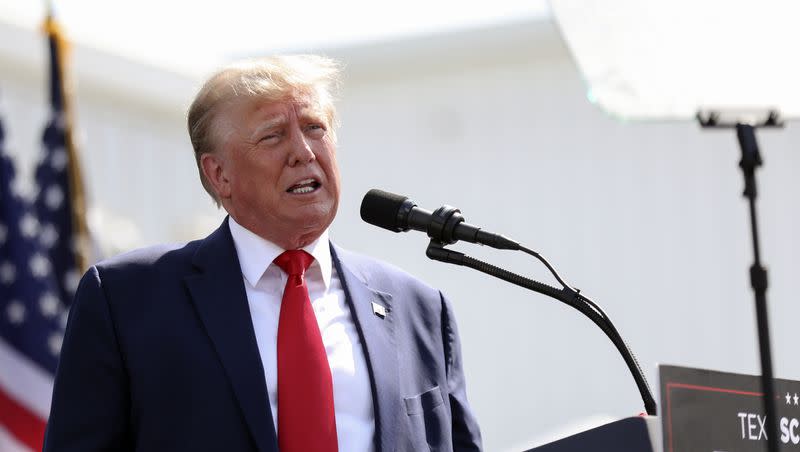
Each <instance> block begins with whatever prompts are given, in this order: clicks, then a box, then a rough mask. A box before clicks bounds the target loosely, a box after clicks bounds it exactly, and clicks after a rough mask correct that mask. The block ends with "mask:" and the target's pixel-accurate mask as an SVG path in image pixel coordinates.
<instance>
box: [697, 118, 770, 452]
mask: <svg viewBox="0 0 800 452" xmlns="http://www.w3.org/2000/svg"><path fill="white" fill-rule="evenodd" d="M726 115H728V114H727V113H724V112H714V111H707V112H703V111H701V112H699V113H698V114H697V119H698V121H699V122H700V125H701V126H702V127H703V128H735V129H736V136H737V138H738V139H739V146H740V147H741V151H742V159H741V160H740V161H739V167H740V168H741V169H742V173H743V175H744V193H743V195H744V197H745V198H747V200H748V202H749V204H750V227H751V232H752V237H753V255H754V262H753V265H752V266H751V267H750V285H751V286H752V288H753V292H754V293H755V300H756V323H757V326H758V344H759V350H760V355H761V387H762V390H763V391H764V398H763V401H764V412H765V413H766V417H767V424H768V426H769V433H768V434H767V450H768V451H769V452H778V428H777V426H778V422H777V413H776V409H775V386H774V380H773V376H772V353H771V352H770V350H771V348H770V342H769V321H768V318H767V270H766V269H765V268H764V267H763V266H762V265H761V253H760V248H759V240H758V222H757V215H756V197H757V196H758V192H757V190H756V174H755V172H756V168H758V167H759V166H761V164H762V163H763V161H762V160H761V153H760V152H759V150H758V142H757V141H756V133H755V130H756V128H762V127H783V122H782V121H781V119H780V115H779V113H778V112H777V111H775V110H768V111H766V112H763V113H755V114H754V113H753V112H748V113H743V114H739V115H734V116H732V118H731V119H730V120H727V119H724V117H725V116H726Z"/></svg>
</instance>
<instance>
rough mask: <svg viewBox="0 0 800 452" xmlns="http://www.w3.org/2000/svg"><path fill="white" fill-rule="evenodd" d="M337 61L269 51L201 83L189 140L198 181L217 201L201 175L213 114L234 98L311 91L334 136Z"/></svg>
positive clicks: (214, 138)
mask: <svg viewBox="0 0 800 452" xmlns="http://www.w3.org/2000/svg"><path fill="white" fill-rule="evenodd" d="M339 73H340V65H339V63H338V62H337V61H335V60H332V59H330V58H326V57H322V56H317V55H288V56H272V57H265V58H259V59H253V60H245V61H240V62H236V63H233V64H231V65H229V66H226V67H225V68H223V69H222V70H220V71H219V72H217V73H215V74H214V75H212V76H211V77H210V78H209V79H208V80H207V81H206V82H205V83H204V84H203V87H202V88H200V91H199V92H198V93H197V95H196V96H195V98H194V101H192V105H191V106H190V107H189V111H188V113H187V125H188V128H189V139H190V140H191V142H192V147H193V148H194V157H195V161H196V163H197V169H198V171H199V172H200V182H202V184H203V188H205V190H206V191H207V192H208V194H209V195H211V198H212V199H214V202H216V203H217V206H219V205H220V202H219V199H218V198H217V195H216V193H214V190H213V188H212V186H211V184H210V183H209V182H208V180H207V179H206V177H205V175H204V174H203V168H202V166H201V164H200V158H201V157H202V156H203V154H206V153H209V152H214V151H215V150H216V148H217V146H219V145H220V142H219V138H220V134H219V131H218V130H217V129H218V124H219V121H217V115H218V113H219V112H220V110H221V109H222V107H223V106H224V105H227V104H229V103H232V102H233V101H241V100H246V99H251V98H261V99H266V100H269V101H280V100H283V99H287V98H291V97H293V96H298V95H309V96H312V97H313V99H314V100H316V101H317V102H318V103H319V106H320V108H321V109H322V112H323V114H324V115H325V119H326V120H327V122H328V125H329V127H330V133H331V134H332V137H333V138H334V139H335V138H336V134H335V128H336V127H337V126H338V123H337V118H336V109H335V107H334V105H333V102H334V95H333V91H335V89H337V88H338V85H339Z"/></svg>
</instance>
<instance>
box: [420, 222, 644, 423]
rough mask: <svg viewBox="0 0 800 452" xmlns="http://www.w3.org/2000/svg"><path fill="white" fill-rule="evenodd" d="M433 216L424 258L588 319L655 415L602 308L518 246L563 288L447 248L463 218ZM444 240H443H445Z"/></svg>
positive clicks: (630, 355) (641, 380) (638, 375)
mask: <svg viewBox="0 0 800 452" xmlns="http://www.w3.org/2000/svg"><path fill="white" fill-rule="evenodd" d="M433 215H434V216H436V217H438V221H434V222H433V223H434V224H436V225H440V226H439V227H438V228H437V227H436V226H434V227H432V228H431V229H429V230H428V235H429V236H430V237H431V241H430V243H429V244H428V248H427V250H426V251H425V254H426V255H427V256H428V257H429V258H431V259H433V260H437V261H441V262H446V263H449V264H454V265H463V266H466V267H469V268H472V269H475V270H478V271H480V272H483V273H486V274H487V275H491V276H494V277H495V278H499V279H502V280H504V281H507V282H510V283H512V284H515V285H517V286H520V287H524V288H526V289H528V290H532V291H534V292H538V293H540V294H543V295H547V296H549V297H551V298H555V299H556V300H559V301H561V302H563V303H565V304H566V305H568V306H570V307H572V308H574V309H577V310H578V311H579V312H580V313H581V314H583V315H585V316H586V317H588V318H589V319H590V320H591V321H592V322H593V323H594V324H595V325H597V326H598V327H600V329H601V330H602V331H603V333H605V335H606V336H607V337H608V338H609V339H610V340H611V342H612V343H613V344H614V346H615V347H616V348H617V350H618V351H619V353H620V354H621V355H622V358H623V359H624V360H625V364H626V365H627V366H628V370H630V372H631V375H632V376H633V379H634V381H635V382H636V386H637V387H638V388H639V393H640V394H641V397H642V401H643V402H644V407H645V410H646V411H647V414H649V415H651V416H655V415H656V401H655V399H654V398H653V393H652V392H651V390H650V387H649V386H648V384H647V379H646V378H645V376H644V373H643V372H642V369H641V367H639V363H638V362H637V361H636V357H635V356H634V355H633V352H632V351H631V350H630V348H629V347H628V344H626V343H625V341H624V340H622V337H621V336H620V334H619V332H617V329H616V328H615V327H614V324H613V323H611V319H609V318H608V316H606V314H605V313H604V312H603V310H602V309H600V307H599V306H597V305H596V304H595V303H594V302H593V301H592V300H590V299H589V298H587V297H585V296H583V295H581V294H580V291H579V290H577V289H573V288H571V287H569V286H568V285H567V284H566V283H564V282H563V281H562V280H561V277H559V276H558V273H556V272H555V270H554V269H553V267H551V266H550V264H549V263H548V262H547V261H546V260H545V259H544V258H543V257H542V256H540V255H539V253H536V252H535V251H533V250H529V249H527V248H525V247H523V246H519V249H520V250H522V251H524V252H526V253H528V254H530V255H532V256H534V257H536V258H537V259H539V260H540V261H542V262H543V263H544V264H545V265H546V266H547V268H548V269H549V270H550V271H551V272H552V273H553V275H554V276H555V277H556V279H557V280H558V281H559V283H561V285H562V286H563V288H561V289H557V288H555V287H553V286H550V285H547V284H544V283H541V282H539V281H535V280H532V279H529V278H526V277H524V276H522V275H518V274H516V273H513V272H510V271H508V270H505V269H502V268H500V267H496V266H494V265H491V264H488V263H486V262H483V261H480V260H478V259H475V258H472V257H470V256H467V255H465V254H463V253H460V252H458V251H453V250H450V249H447V248H445V245H447V244H451V243H455V240H453V239H452V234H451V232H452V229H450V231H448V230H447V229H448V228H446V226H447V225H452V227H454V226H455V224H457V223H458V222H459V221H463V218H461V215H460V212H459V210H458V209H455V208H453V207H450V206H443V207H442V208H440V209H438V210H436V211H435V212H434V213H433ZM443 238H444V240H442V239H443Z"/></svg>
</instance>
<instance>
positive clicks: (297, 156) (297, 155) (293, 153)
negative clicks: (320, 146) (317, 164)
mask: <svg viewBox="0 0 800 452" xmlns="http://www.w3.org/2000/svg"><path fill="white" fill-rule="evenodd" d="M315 159H316V156H315V155H314V151H313V150H312V149H311V145H309V143H308V140H307V139H306V137H305V135H303V131H302V130H299V129H298V130H295V131H294V133H292V140H291V143H290V149H289V156H288V162H287V163H288V165H289V166H290V167H294V166H298V165H307V164H309V163H311V162H313V161H314V160H315Z"/></svg>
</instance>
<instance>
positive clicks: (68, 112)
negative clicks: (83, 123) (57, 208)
mask: <svg viewBox="0 0 800 452" xmlns="http://www.w3.org/2000/svg"><path fill="white" fill-rule="evenodd" d="M44 29H45V32H46V33H47V37H48V40H49V41H50V43H51V44H50V45H54V46H55V49H51V51H54V52H55V53H56V58H55V61H54V63H55V65H56V67H55V70H56V71H58V75H59V76H58V77H57V78H58V82H59V86H55V87H53V88H54V89H58V90H59V91H60V93H61V102H62V107H63V112H64V116H63V121H64V141H65V147H66V152H67V157H68V159H67V160H68V162H69V163H68V167H67V171H68V178H69V197H70V201H71V205H72V209H71V210H72V211H71V214H72V228H73V231H74V232H75V236H76V237H77V240H76V243H75V245H74V248H75V249H74V253H75V261H76V262H75V264H76V266H77V267H78V270H79V271H80V272H83V271H85V270H86V269H87V268H88V266H89V265H88V262H89V252H88V248H89V227H88V224H87V222H86V195H85V189H84V184H83V177H82V174H83V173H82V171H81V165H80V161H79V159H78V150H77V146H76V141H75V134H74V132H73V131H74V115H73V109H72V96H71V94H72V90H71V84H70V83H69V81H68V80H67V71H66V69H65V66H66V63H65V60H66V59H67V54H68V52H69V45H68V43H67V40H66V38H65V37H64V32H63V30H62V29H61V27H60V26H59V24H58V23H57V22H56V20H55V16H54V13H53V2H52V0H47V17H46V19H45V23H44Z"/></svg>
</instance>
